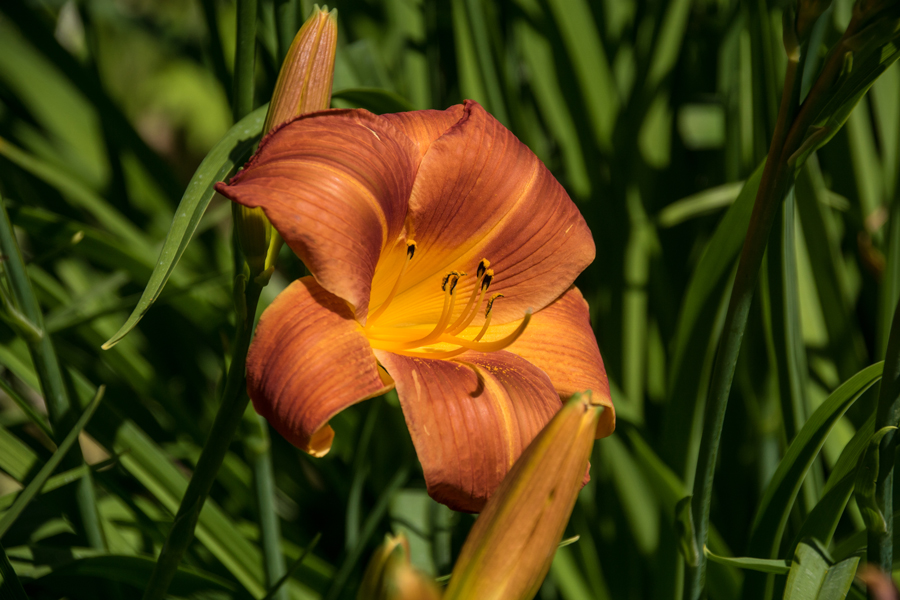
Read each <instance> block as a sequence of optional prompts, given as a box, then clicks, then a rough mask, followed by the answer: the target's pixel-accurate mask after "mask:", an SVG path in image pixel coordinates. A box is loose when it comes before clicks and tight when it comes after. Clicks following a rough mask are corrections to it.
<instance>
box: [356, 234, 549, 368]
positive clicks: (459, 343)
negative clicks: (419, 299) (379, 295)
mask: <svg viewBox="0 0 900 600" xmlns="http://www.w3.org/2000/svg"><path fill="white" fill-rule="evenodd" d="M415 254H416V243H415V242H414V241H412V240H410V241H409V242H407V245H406V260H405V261H403V265H402V266H401V267H400V272H399V273H398V275H397V279H396V281H395V283H394V286H393V288H392V289H391V292H390V293H389V294H388V296H387V298H386V299H385V301H384V302H382V304H381V306H379V307H378V308H377V309H375V310H374V311H372V312H371V313H370V314H369V316H368V319H367V320H366V326H365V333H366V337H368V339H369V343H370V344H371V345H372V347H373V348H378V349H380V350H387V351H389V352H394V353H396V354H403V355H406V356H418V357H421V358H453V357H454V356H458V355H460V354H462V353H463V352H465V351H466V350H475V351H478V352H496V351H497V350H502V349H504V348H506V347H507V346H509V345H510V344H512V343H513V342H515V341H516V340H517V339H518V338H519V336H521V335H522V333H523V332H524V331H525V328H526V327H527V326H528V323H529V321H531V311H530V310H528V311H527V312H526V313H525V318H524V319H522V322H521V323H520V324H519V326H518V327H516V329H515V330H514V331H513V332H511V333H510V334H509V335H507V336H505V337H503V338H501V339H498V340H495V341H491V342H482V341H481V339H482V338H483V337H484V335H485V334H486V333H487V331H488V328H489V327H490V326H491V308H492V307H493V306H494V301H495V300H497V299H498V298H502V297H503V294H494V295H493V296H491V297H490V298H489V299H488V301H487V306H486V307H485V311H484V324H483V325H482V326H481V329H480V331H478V332H477V333H476V334H475V336H474V337H472V338H471V339H466V338H463V337H459V334H460V333H462V332H464V331H465V330H466V329H467V328H468V327H469V325H470V324H471V323H472V321H473V320H474V319H475V316H476V315H477V314H478V309H479V308H480V307H481V303H482V301H483V300H484V296H485V293H487V290H488V288H489V287H490V285H491V281H492V280H493V278H494V270H493V269H491V268H490V267H491V263H490V261H489V260H487V259H482V261H481V262H480V263H479V264H478V271H477V273H476V274H475V276H476V277H477V279H478V281H479V285H476V286H475V287H474V288H473V289H472V293H471V294H470V295H469V299H468V301H467V302H466V304H465V306H464V307H463V308H462V310H461V311H459V314H458V315H456V318H455V319H454V318H453V317H454V314H455V312H456V308H457V302H456V287H457V284H458V283H459V281H460V279H461V278H463V277H465V276H466V273H460V272H458V271H451V272H449V273H447V274H446V275H445V276H444V279H443V280H442V281H441V291H442V292H443V293H444V305H443V309H442V310H441V316H440V317H439V318H438V321H437V323H436V324H435V326H434V328H433V329H432V330H431V331H430V332H428V333H427V334H425V335H424V336H423V335H422V333H423V332H422V331H421V330H417V329H414V328H411V327H378V326H377V325H376V322H377V321H378V318H379V317H380V316H381V315H382V314H384V312H385V311H386V310H387V308H388V306H390V304H391V302H392V301H393V300H394V297H395V296H396V295H397V290H399V289H400V282H401V280H402V279H403V276H404V274H405V273H406V268H407V266H408V265H409V263H410V262H412V260H413V257H414V256H415ZM448 348H449V349H448Z"/></svg>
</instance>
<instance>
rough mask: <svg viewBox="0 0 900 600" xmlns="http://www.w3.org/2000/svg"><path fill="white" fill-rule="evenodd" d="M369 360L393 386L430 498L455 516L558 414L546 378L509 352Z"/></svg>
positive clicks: (487, 491) (486, 493)
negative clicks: (377, 364) (450, 357)
mask: <svg viewBox="0 0 900 600" xmlns="http://www.w3.org/2000/svg"><path fill="white" fill-rule="evenodd" d="M375 354H376V356H377V357H378V360H379V361H380V362H381V364H382V365H384V367H385V369H387V371H388V373H390V375H391V377H392V378H393V379H394V381H395V382H396V385H397V394H398V396H399V397H400V405H401V406H402V408H403V415H404V416H405V417H406V424H407V426H408V427H409V431H410V434H411V435H412V440H413V444H414V445H415V447H416V453H417V454H418V456H419V461H420V462H421V463H422V469H423V471H424V473H425V483H426V485H427V488H428V493H429V495H431V497H432V498H434V499H435V500H437V501H438V502H442V503H444V504H446V505H447V506H449V507H450V508H452V509H454V510H463V511H468V512H478V511H480V510H481V508H482V507H483V506H484V503H485V502H486V501H487V499H488V497H490V495H491V494H492V493H493V492H494V490H496V489H497V486H498V485H500V481H501V480H502V479H503V476H504V475H506V473H507V472H508V471H509V469H510V467H512V465H513V463H514V462H515V460H516V459H517V458H518V457H519V455H520V454H521V453H522V450H523V449H524V448H525V447H526V446H528V444H529V443H530V442H531V440H532V439H534V437H535V436H536V435H537V434H538V432H539V431H540V430H541V429H542V428H543V426H544V425H545V424H547V423H548V422H549V421H550V419H551V418H553V415H554V414H556V412H557V411H558V410H559V408H560V407H561V406H562V402H561V401H560V399H559V395H558V394H557V393H556V390H554V389H553V386H552V384H551V383H550V380H549V379H548V378H547V375H546V374H544V372H543V371H541V370H540V369H538V368H537V367H535V366H534V365H532V364H530V363H528V362H527V361H525V360H524V359H522V358H520V357H518V356H515V355H513V354H510V353H508V352H493V353H490V354H482V353H478V352H469V353H466V354H463V355H461V356H460V358H459V359H457V360H453V361H444V360H427V359H419V358H412V357H408V356H400V355H397V354H392V353H390V352H385V351H381V350H376V351H375Z"/></svg>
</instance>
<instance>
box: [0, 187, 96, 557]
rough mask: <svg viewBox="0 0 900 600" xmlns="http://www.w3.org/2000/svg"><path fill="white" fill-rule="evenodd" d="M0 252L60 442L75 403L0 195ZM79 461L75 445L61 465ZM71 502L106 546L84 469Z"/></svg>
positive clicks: (89, 535)
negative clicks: (27, 325)
mask: <svg viewBox="0 0 900 600" xmlns="http://www.w3.org/2000/svg"><path fill="white" fill-rule="evenodd" d="M0 252H2V253H3V258H4V259H5V260H3V268H4V271H5V272H6V277H7V279H8V281H9V286H10V288H11V290H12V293H13V296H14V297H15V300H16V304H17V305H18V308H19V310H20V311H21V313H22V314H23V315H24V316H25V318H26V319H28V321H30V322H31V323H32V324H33V325H34V326H35V327H36V328H37V330H38V331H41V332H42V335H41V336H40V337H31V336H25V338H24V339H25V341H26V342H27V343H28V349H29V351H30V353H31V359H32V361H33V362H34V368H35V371H37V375H38V379H40V382H41V391H42V392H43V394H44V400H45V401H46V403H47V412H48V413H49V416H50V423H51V425H52V428H53V431H54V439H55V441H57V442H60V441H62V440H63V439H64V438H65V437H66V434H67V433H68V432H69V430H71V429H72V427H73V426H74V425H75V423H76V421H78V413H77V407H75V408H74V409H73V406H72V404H71V402H70V401H69V393H68V390H67V389H66V384H65V380H64V379H63V373H62V369H61V367H60V365H59V359H58V358H57V356H56V350H55V349H54V347H53V341H52V340H51V338H50V336H49V335H48V334H47V333H46V332H45V331H44V315H43V314H42V313H41V306H40V304H39V303H38V300H37V297H36V296H35V295H34V289H33V288H32V287H31V280H30V279H29V278H28V273H27V272H26V270H25V261H24V260H23V259H22V253H21V251H20V250H19V244H18V242H17V241H16V236H15V232H14V231H13V227H12V223H11V222H10V220H9V215H8V214H7V213H6V206H5V205H3V203H2V199H0ZM83 463H84V458H83V457H82V455H81V448H80V447H76V448H73V449H72V452H70V453H69V455H68V456H67V457H66V459H65V460H64V461H63V468H64V469H72V468H75V467H78V466H80V465H81V464H83ZM75 502H76V504H77V507H78V512H77V515H75V516H76V517H77V519H78V521H79V526H80V527H81V529H82V530H83V531H84V536H85V539H86V540H87V543H88V545H89V546H90V547H91V548H94V549H97V550H106V539H105V538H104V535H103V529H102V527H101V526H100V516H99V514H98V513H97V497H96V495H95V493H94V484H93V480H92V476H91V473H90V470H88V471H86V472H85V475H84V476H83V477H81V479H79V480H78V483H77V484H76V486H75Z"/></svg>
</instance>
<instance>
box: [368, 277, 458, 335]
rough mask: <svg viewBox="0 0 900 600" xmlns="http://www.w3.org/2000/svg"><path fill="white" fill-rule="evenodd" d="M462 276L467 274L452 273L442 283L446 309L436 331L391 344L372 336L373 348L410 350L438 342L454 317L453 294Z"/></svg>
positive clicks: (454, 297)
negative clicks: (421, 336)
mask: <svg viewBox="0 0 900 600" xmlns="http://www.w3.org/2000/svg"><path fill="white" fill-rule="evenodd" d="M462 275H465V273H459V272H457V271H451V272H450V273H448V274H447V275H445V276H444V280H443V281H442V282H441V288H442V289H443V290H444V308H443V309H442V310H441V318H440V319H438V322H437V325H435V326H434V329H432V330H431V332H430V333H429V334H428V335H426V336H425V337H423V338H419V339H417V340H412V341H409V342H391V341H388V340H384V339H383V338H382V339H378V338H379V336H372V335H370V336H369V341H370V342H372V347H373V348H381V349H382V350H391V351H394V350H410V349H413V348H419V347H420V346H428V345H429V344H434V343H435V342H437V341H438V339H439V338H440V337H441V335H442V334H443V333H444V332H445V331H447V324H448V323H449V322H450V317H451V316H453V308H454V305H455V304H456V294H454V293H453V290H455V289H456V284H457V283H459V278H460V276H462ZM448 282H449V283H450V285H449V286H448V285H447V283H448Z"/></svg>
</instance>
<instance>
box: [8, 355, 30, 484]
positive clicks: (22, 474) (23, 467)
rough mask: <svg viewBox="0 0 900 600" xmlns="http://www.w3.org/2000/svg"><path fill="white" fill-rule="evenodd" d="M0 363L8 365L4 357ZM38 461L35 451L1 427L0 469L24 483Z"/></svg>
mask: <svg viewBox="0 0 900 600" xmlns="http://www.w3.org/2000/svg"><path fill="white" fill-rule="evenodd" d="M0 363H2V364H3V365H6V364H7V363H6V361H5V360H3V358H2V357H0ZM37 461H38V457H37V455H36V454H35V453H34V450H32V449H31V448H30V447H29V446H28V445H27V444H25V443H24V442H23V441H22V440H20V439H19V438H17V437H16V436H15V435H13V434H12V432H10V431H9V430H8V429H6V428H5V427H3V426H2V425H0V469H2V470H4V471H6V472H7V473H9V474H10V475H11V476H12V477H13V479H15V480H16V481H19V482H23V481H25V478H26V477H28V473H30V472H31V470H32V469H33V468H34V465H35V464H36V463H37Z"/></svg>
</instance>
